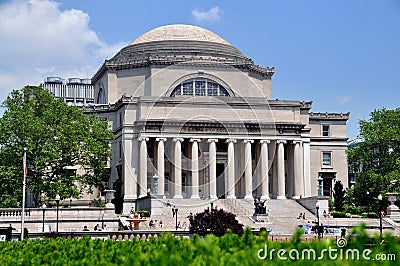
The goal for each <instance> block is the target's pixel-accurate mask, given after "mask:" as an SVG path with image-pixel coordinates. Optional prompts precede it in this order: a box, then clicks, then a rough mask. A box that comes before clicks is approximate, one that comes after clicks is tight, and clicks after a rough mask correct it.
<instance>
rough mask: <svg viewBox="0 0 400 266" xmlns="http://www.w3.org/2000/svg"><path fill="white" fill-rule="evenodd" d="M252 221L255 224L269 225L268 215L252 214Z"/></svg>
mask: <svg viewBox="0 0 400 266" xmlns="http://www.w3.org/2000/svg"><path fill="white" fill-rule="evenodd" d="M253 219H254V221H255V222H256V223H269V215H268V214H254V215H253Z"/></svg>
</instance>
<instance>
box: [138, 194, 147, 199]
mask: <svg viewBox="0 0 400 266" xmlns="http://www.w3.org/2000/svg"><path fill="white" fill-rule="evenodd" d="M144 197H147V194H140V195H139V197H138V199H140V198H144Z"/></svg>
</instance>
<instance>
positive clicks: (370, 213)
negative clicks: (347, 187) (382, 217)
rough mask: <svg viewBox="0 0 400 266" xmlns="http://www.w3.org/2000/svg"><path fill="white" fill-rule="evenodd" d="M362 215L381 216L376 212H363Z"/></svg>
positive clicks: (364, 216) (366, 216) (368, 216)
mask: <svg viewBox="0 0 400 266" xmlns="http://www.w3.org/2000/svg"><path fill="white" fill-rule="evenodd" d="M361 217H363V218H379V215H378V214H377V213H375V212H363V213H362V214H361Z"/></svg>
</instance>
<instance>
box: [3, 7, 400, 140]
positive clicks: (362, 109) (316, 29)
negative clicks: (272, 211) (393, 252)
mask: <svg viewBox="0 0 400 266" xmlns="http://www.w3.org/2000/svg"><path fill="white" fill-rule="evenodd" d="M0 18H1V21H0V100H1V101H3V100H4V99H5V97H6V96H7V94H8V93H9V92H10V91H11V89H19V88H21V87H22V86H24V85H26V84H33V85H36V84H39V83H41V82H42V81H43V79H44V78H45V77H46V76H61V77H64V78H67V77H72V76H77V77H91V75H93V74H94V72H95V71H96V70H97V69H98V68H99V67H100V66H101V64H102V62H103V61H104V59H106V58H109V57H111V56H112V55H113V54H114V53H115V52H117V51H118V50H119V49H120V48H121V47H123V46H125V45H126V44H128V43H129V42H131V41H132V40H134V39H135V38H137V37H138V36H140V35H141V34H143V33H145V32H147V31H149V30H151V29H153V28H155V27H159V26H162V25H167V24H175V23H180V24H193V25H197V26H201V27H204V28H207V29H209V30H211V31H213V32H215V33H217V34H218V35H220V36H222V37H223V38H224V39H226V40H227V41H228V42H230V43H231V44H233V45H234V46H236V47H237V48H238V49H240V50H241V51H242V52H243V53H244V54H245V55H246V56H248V57H250V58H252V59H253V60H254V61H255V63H256V64H258V65H261V66H264V67H267V66H268V67H272V66H274V67H275V75H274V76H273V87H272V88H273V91H272V93H273V98H274V99H290V100H304V101H310V100H312V101H313V108H312V111H313V112H339V113H340V112H343V113H345V112H350V113H351V115H350V117H351V118H350V120H349V122H348V137H349V138H350V139H352V138H354V137H356V136H357V134H358V120H359V119H368V117H369V113H370V112H371V111H372V110H374V109H375V108H382V107H386V108H388V109H392V108H397V107H399V100H400V86H399V85H398V84H399V82H397V77H399V76H400V74H399V72H400V66H399V64H400V1H399V0H386V1H371V0H352V1H345V0H336V1H323V0H313V1H311V0H302V1H295V0H293V1H276V0H275V1H272V0H271V1H183V0H182V1H173V0H171V1H161V0H160V1H151V0H149V1H130V0H120V1H109V0H107V1H106V0H86V1H81V0H65V1H62V0H58V1H50V0H45V1H44V0H43V1H42V0H30V1H21V0H10V1H0Z"/></svg>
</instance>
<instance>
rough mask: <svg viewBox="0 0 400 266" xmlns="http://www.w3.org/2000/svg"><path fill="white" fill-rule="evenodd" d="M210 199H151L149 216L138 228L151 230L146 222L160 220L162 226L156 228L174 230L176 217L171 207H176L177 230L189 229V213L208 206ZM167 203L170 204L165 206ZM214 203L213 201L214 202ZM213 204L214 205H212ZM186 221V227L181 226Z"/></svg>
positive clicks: (194, 212) (201, 210) (199, 210)
mask: <svg viewBox="0 0 400 266" xmlns="http://www.w3.org/2000/svg"><path fill="white" fill-rule="evenodd" d="M211 202H212V201H210V200H201V199H168V200H161V199H152V203H151V204H152V208H151V217H150V218H147V221H146V223H141V224H140V229H143V230H149V229H150V230H151V229H152V228H149V226H148V224H149V221H150V220H153V221H156V220H157V222H158V223H159V222H160V221H162V223H163V227H157V228H155V229H157V230H175V225H176V217H174V216H173V215H172V208H173V207H176V208H178V223H180V224H181V228H180V229H178V230H186V231H188V230H189V224H190V223H189V218H188V216H189V215H190V213H192V214H193V215H194V214H196V213H199V212H203V211H204V210H205V209H206V208H210V206H211V205H210V204H211ZM167 203H168V205H170V206H167ZM214 204H215V203H214ZM214 206H215V205H214ZM185 222H186V225H187V227H186V228H183V227H182V226H183V224H184V223H185Z"/></svg>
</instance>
